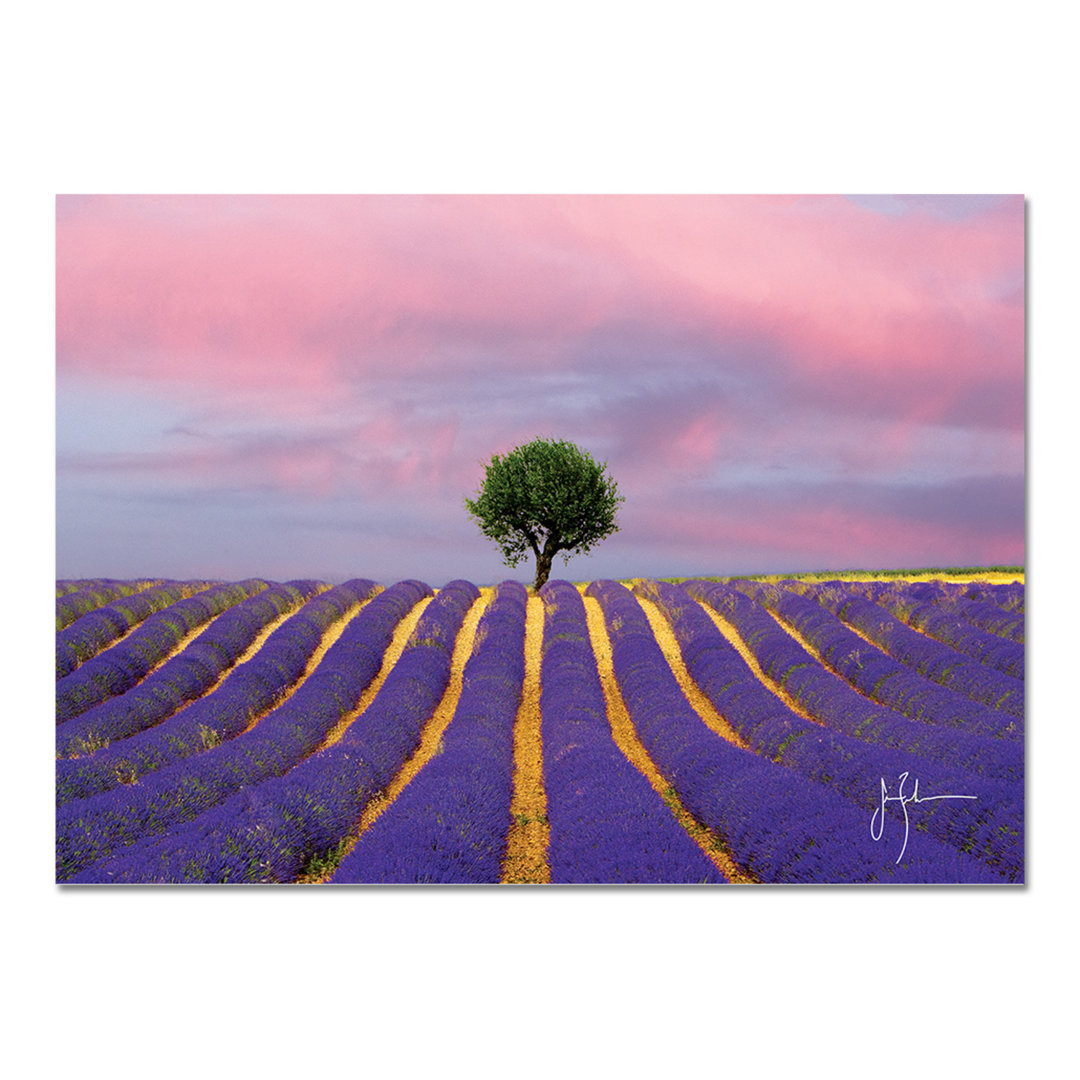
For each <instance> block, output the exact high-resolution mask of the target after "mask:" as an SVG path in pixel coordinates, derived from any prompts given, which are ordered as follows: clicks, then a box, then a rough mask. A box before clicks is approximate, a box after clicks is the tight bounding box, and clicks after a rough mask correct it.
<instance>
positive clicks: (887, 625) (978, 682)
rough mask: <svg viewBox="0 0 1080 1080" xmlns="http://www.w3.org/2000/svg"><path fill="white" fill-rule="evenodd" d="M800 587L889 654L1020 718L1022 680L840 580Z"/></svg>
mask: <svg viewBox="0 0 1080 1080" xmlns="http://www.w3.org/2000/svg"><path fill="white" fill-rule="evenodd" d="M806 592H807V594H808V595H810V596H813V597H814V598H815V599H816V600H817V601H818V603H819V604H821V605H822V607H824V608H826V609H827V610H829V611H831V612H832V613H833V614H834V615H835V616H836V617H837V618H839V619H840V620H841V621H842V622H844V623H846V624H847V625H848V626H851V627H853V628H854V629H856V630H858V631H859V632H860V633H861V634H862V635H863V636H864V637H867V638H869V639H870V640H871V641H873V642H874V644H876V645H877V646H878V647H879V648H881V649H883V650H884V651H885V652H886V653H887V654H888V655H889V656H891V657H892V658H893V659H894V660H899V661H900V663H901V664H903V665H904V666H905V667H908V668H910V669H912V670H913V671H916V672H918V673H919V674H920V675H922V676H923V677H924V678H926V679H930V680H931V681H932V682H935V683H938V684H939V685H941V686H943V687H945V688H946V689H948V690H952V691H955V692H956V693H958V694H964V695H965V696H966V697H969V698H971V700H972V701H977V702H979V704H981V705H986V706H988V707H989V708H992V709H996V710H998V711H999V712H1003V713H1007V714H1008V715H1009V716H1013V717H1016V719H1017V720H1020V721H1023V719H1024V684H1023V683H1022V682H1021V681H1020V680H1019V679H1016V678H1013V676H1011V675H1005V674H1003V673H1002V672H1000V671H995V670H994V669H993V668H990V667H988V666H986V665H983V664H980V663H977V662H976V661H974V660H970V659H968V658H967V657H965V656H964V655H963V654H961V653H958V652H957V650H956V649H953V648H951V647H950V646H948V645H945V644H942V643H941V642H940V641H935V640H934V639H933V638H931V637H928V636H927V635H926V634H920V633H919V631H917V630H912V629H911V627H910V626H906V625H905V624H904V623H902V622H901V621H900V620H899V619H898V618H896V617H895V616H894V615H891V614H890V613H889V612H887V611H885V610H884V609H883V608H882V607H880V606H879V605H878V604H875V603H873V601H871V600H864V599H863V598H862V597H859V596H853V595H852V594H851V592H850V591H849V590H847V589H846V588H845V587H844V585H843V583H841V582H835V583H833V582H825V583H823V584H821V585H813V586H807V587H806Z"/></svg>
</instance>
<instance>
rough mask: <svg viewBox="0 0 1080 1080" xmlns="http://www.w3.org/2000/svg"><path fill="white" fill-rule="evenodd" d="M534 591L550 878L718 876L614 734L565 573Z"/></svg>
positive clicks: (580, 610) (611, 880) (614, 880)
mask: <svg viewBox="0 0 1080 1080" xmlns="http://www.w3.org/2000/svg"><path fill="white" fill-rule="evenodd" d="M540 595H541V597H542V598H543V600H544V649H543V663H542V666H541V673H540V684H541V693H540V713H541V736H542V740H543V745H544V788H545V791H546V793H547V805H548V823H549V826H550V842H549V845H548V866H549V867H550V871H551V881H552V882H553V883H558V882H564V883H565V882H575V883H599V884H623V883H633V882H649V883H657V884H659V883H680V882H681V883H687V882H693V883H704V882H712V883H719V882H723V881H725V880H726V879H725V878H724V877H723V875H722V874H721V873H720V872H719V871H718V870H717V868H716V866H715V865H714V864H713V862H712V861H711V860H710V859H708V858H707V857H706V856H705V855H704V853H703V852H702V850H701V848H699V847H698V846H697V844H696V843H694V841H693V840H691V839H690V837H689V835H688V834H687V832H686V830H685V829H683V827H682V826H681V825H680V824H679V823H678V822H677V821H676V819H675V817H674V816H673V814H672V811H671V810H670V809H669V807H668V806H667V805H666V804H665V802H664V801H663V799H661V797H660V796H659V795H658V794H657V793H656V791H654V790H653V788H652V786H651V785H650V784H649V782H648V780H646V778H645V777H644V776H643V775H642V774H641V773H640V772H638V770H637V769H636V768H635V767H634V766H633V765H631V764H630V762H629V761H628V760H627V759H626V757H625V756H624V755H623V753H622V751H621V750H620V749H619V748H618V746H617V745H616V744H615V741H614V739H613V737H612V733H611V726H610V724H609V722H608V715H607V704H606V701H605V699H604V692H603V689H602V688H601V685H600V676H599V674H598V673H597V669H596V657H595V654H594V653H593V650H592V646H591V644H590V640H589V630H588V625H587V623H586V619H585V605H584V603H583V601H582V599H581V595H580V594H579V593H578V591H577V589H575V588H574V586H573V585H571V584H569V583H568V582H565V581H549V582H548V583H547V584H546V585H544V587H543V588H542V589H541V591H540Z"/></svg>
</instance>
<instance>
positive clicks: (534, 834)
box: [502, 596, 551, 885]
mask: <svg viewBox="0 0 1080 1080" xmlns="http://www.w3.org/2000/svg"><path fill="white" fill-rule="evenodd" d="M543 644H544V601H543V600H541V599H540V597H539V596H530V597H529V599H528V606H527V607H526V609H525V682H524V685H523V686H522V691H521V703H520V704H519V705H518V711H517V716H516V717H515V718H514V795H513V798H512V800H511V803H510V812H511V814H512V815H513V824H512V825H511V826H510V832H509V834H508V835H507V844H506V858H505V860H504V862H503V872H502V881H503V883H504V884H508V885H527V884H533V885H538V884H547V883H548V882H550V881H551V870H550V868H549V867H548V863H547V849H548V840H549V838H550V829H549V828H548V820H547V793H546V792H545V790H544V748H543V741H542V739H541V737H540V660H541V657H542V653H543Z"/></svg>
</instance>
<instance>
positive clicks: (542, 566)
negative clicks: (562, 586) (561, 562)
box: [533, 537, 559, 592]
mask: <svg viewBox="0 0 1080 1080" xmlns="http://www.w3.org/2000/svg"><path fill="white" fill-rule="evenodd" d="M558 550H559V545H558V543H557V542H555V541H554V540H552V539H551V537H548V541H547V543H546V544H545V545H544V550H543V551H538V552H537V553H536V581H534V582H533V592H539V591H540V586H541V585H543V584H544V582H545V581H547V579H548V574H550V573H551V561H552V559H554V558H555V553H556V552H557V551H558Z"/></svg>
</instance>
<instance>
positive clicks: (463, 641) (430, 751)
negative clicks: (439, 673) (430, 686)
mask: <svg viewBox="0 0 1080 1080" xmlns="http://www.w3.org/2000/svg"><path fill="white" fill-rule="evenodd" d="M491 598H492V590H490V589H482V590H481V593H480V596H479V598H478V599H477V600H476V601H474V603H473V605H472V607H470V608H469V610H468V611H467V612H466V613H465V619H464V621H463V622H462V624H461V629H460V630H459V631H458V635H457V638H456V639H455V640H454V650H453V652H452V653H451V655H450V681H449V682H448V683H447V685H446V689H445V690H444V691H443V695H442V697H441V698H440V699H439V703H438V705H436V706H435V711H434V712H433V713H432V714H431V717H430V719H429V720H428V721H427V723H426V724H425V725H424V728H423V731H422V732H421V733H420V742H419V744H418V745H417V747H416V749H415V750H414V751H413V753H412V755H411V756H410V757H409V759H408V760H407V761H406V762H405V764H404V765H403V766H402V767H401V769H400V771H399V772H398V773H397V775H396V776H395V777H394V778H393V780H391V781H390V783H389V784H387V786H386V789H385V790H384V791H381V792H379V793H378V794H377V795H375V797H374V798H373V799H372V800H371V801H370V802H369V803H368V804H367V806H365V807H364V810H363V813H362V814H361V815H360V820H359V822H357V824H356V825H355V826H354V828H353V829H352V830H351V831H350V833H349V835H348V837H346V838H345V840H344V841H343V842H342V843H341V844H340V845H339V846H338V847H337V848H335V850H334V852H333V855H332V857H331V858H329V859H327V860H325V861H324V862H322V863H321V864H320V868H319V871H318V873H317V874H313V875H311V876H305V877H303V878H301V879H299V880H298V882H297V884H300V885H319V884H323V883H325V882H326V881H328V880H329V878H330V877H331V876H332V875H333V873H334V871H335V870H336V869H337V868H338V866H340V865H341V861H342V860H343V859H344V858H345V856H346V855H348V854H349V852H350V851H352V849H353V848H354V847H355V846H356V843H357V841H358V840H359V839H360V837H361V836H363V835H364V833H365V832H367V830H368V829H370V828H371V826H372V825H374V824H375V822H376V821H377V820H378V818H379V816H380V815H381V814H382V813H383V811H385V810H387V809H388V808H389V807H390V806H392V805H393V802H394V800H395V799H396V798H397V797H398V796H399V795H400V794H401V792H402V791H403V790H404V789H405V787H406V785H407V784H408V783H409V782H410V781H411V780H412V779H413V777H415V776H416V774H417V773H418V772H419V771H420V770H421V769H422V768H423V767H424V766H425V765H426V764H427V763H428V762H429V761H430V760H431V759H432V758H433V757H434V756H435V755H436V754H437V753H438V752H439V748H440V746H441V744H442V739H443V736H444V735H445V734H446V729H447V727H448V726H449V725H450V721H451V720H452V719H453V718H454V712H455V710H456V709H457V705H458V700H459V699H460V697H461V687H462V675H463V673H464V671H465V664H466V663H467V662H468V659H469V657H470V656H471V655H472V650H473V643H474V641H475V639H476V626H477V624H478V623H479V622H480V618H481V616H482V615H483V614H484V611H485V609H486V608H487V606H488V604H489V603H490V602H491Z"/></svg>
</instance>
